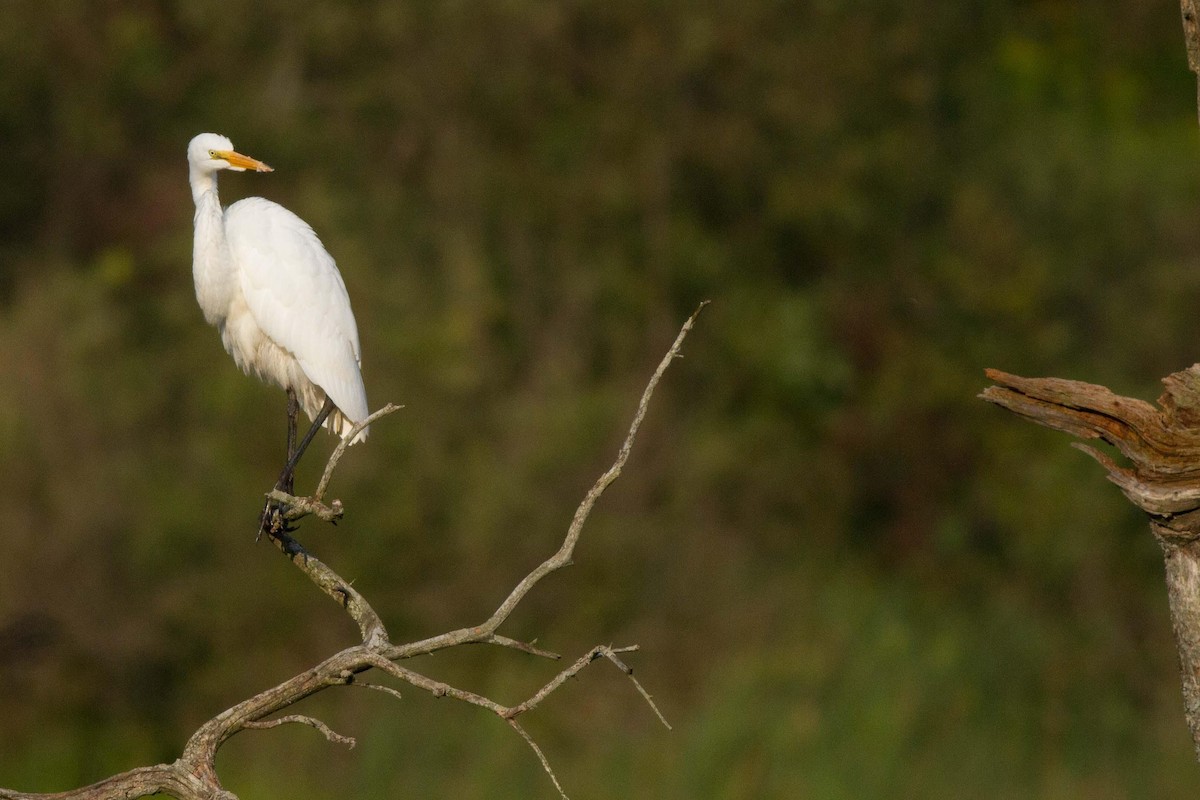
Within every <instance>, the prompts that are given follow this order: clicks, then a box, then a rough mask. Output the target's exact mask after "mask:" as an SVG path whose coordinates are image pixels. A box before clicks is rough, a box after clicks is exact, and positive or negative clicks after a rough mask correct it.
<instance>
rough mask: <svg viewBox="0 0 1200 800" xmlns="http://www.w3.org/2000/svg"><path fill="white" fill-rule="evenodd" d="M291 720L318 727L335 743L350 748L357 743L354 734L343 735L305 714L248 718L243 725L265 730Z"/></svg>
mask: <svg viewBox="0 0 1200 800" xmlns="http://www.w3.org/2000/svg"><path fill="white" fill-rule="evenodd" d="M289 722H294V723H297V724H299V725H307V726H308V727H310V728H316V729H317V730H318V731H320V732H321V733H322V735H324V736H325V738H326V739H328V740H329V741H331V742H333V743H334V744H344V745H346V746H347V747H349V748H353V747H354V745H355V744H357V742H355V740H354V737H353V736H343V735H342V734H340V733H338V732H337V731H335V730H333V729H332V728H330V727H329V726H328V725H326V724H325V723H324V722H321V720H319V719H317V718H316V717H309V716H306V715H304V714H288V715H286V716H282V717H276V718H275V719H265V720H263V719H259V720H248V721H246V722H244V723H243V724H242V727H245V728H254V729H256V730H263V729H266V728H278V727H279V726H280V725H286V724H288V723H289Z"/></svg>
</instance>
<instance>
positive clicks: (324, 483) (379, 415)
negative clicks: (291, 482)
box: [312, 403, 404, 503]
mask: <svg viewBox="0 0 1200 800" xmlns="http://www.w3.org/2000/svg"><path fill="white" fill-rule="evenodd" d="M402 408H404V406H398V405H394V404H392V403H388V404H387V405H385V406H384V407H383V408H381V409H379V410H378V411H376V412H375V413H374V414H371V415H370V416H368V417H367V418H366V419H364V420H363V421H362V422H360V423H358V424H357V425H355V426H354V427H353V428H351V429H350V433H349V434H347V435H346V436H343V437H342V440H341V441H340V442H338V444H337V447H335V448H333V454H332V455H330V456H329V461H328V462H327V463H326V464H325V472H324V473H323V474H322V475H321V480H320V481H318V482H317V490H316V491H315V492H313V496H312V499H313V502H315V503H320V502H321V500H322V499H323V498H324V497H325V491H326V490H327V489H328V488H329V481H330V479H331V478H333V471H334V470H335V469H337V465H338V462H339V461H341V460H342V454H343V453H345V452H346V448H347V447H349V446H350V442H353V441H354V437H355V436H358V434H359V433H361V432H362V430H363V429H364V428H366V427H367V426H368V425H370V424H371V423H372V422H374V421H375V420H378V419H383V418H384V417H386V416H387V415H388V414H391V413H393V412H395V411H399V410H400V409H402Z"/></svg>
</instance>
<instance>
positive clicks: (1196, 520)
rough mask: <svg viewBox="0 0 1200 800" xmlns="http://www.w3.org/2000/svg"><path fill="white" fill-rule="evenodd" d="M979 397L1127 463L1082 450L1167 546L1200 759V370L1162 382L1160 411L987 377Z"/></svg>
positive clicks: (1187, 706)
mask: <svg viewBox="0 0 1200 800" xmlns="http://www.w3.org/2000/svg"><path fill="white" fill-rule="evenodd" d="M987 376H988V378H990V379H991V380H992V381H993V382H994V383H995V385H994V386H989V387H988V388H986V389H984V391H983V392H982V394H980V397H981V398H983V399H984V400H987V401H988V402H990V403H995V404H996V405H998V406H1001V407H1003V408H1007V409H1008V410H1009V411H1012V412H1015V413H1017V414H1020V415H1021V416H1023V417H1026V418H1027V419H1030V420H1032V421H1033V422H1036V423H1037V424H1039V425H1045V426H1046V427H1048V428H1054V429H1056V430H1060V431H1065V432H1066V433H1069V434H1071V435H1072V436H1075V437H1078V438H1080V439H1100V440H1101V441H1104V442H1107V443H1108V444H1110V445H1112V446H1113V447H1115V448H1116V449H1117V451H1118V452H1119V453H1120V454H1121V455H1122V456H1124V457H1125V459H1127V460H1128V465H1122V464H1119V463H1117V461H1116V460H1115V459H1114V458H1113V457H1112V456H1110V455H1108V454H1107V453H1104V452H1102V451H1100V450H1097V449H1096V448H1094V447H1091V446H1089V445H1085V444H1082V443H1078V442H1077V443H1075V447H1077V448H1079V449H1080V450H1082V451H1083V452H1085V453H1087V454H1088V455H1090V456H1091V457H1092V458H1094V459H1096V461H1098V462H1099V463H1100V465H1101V466H1103V467H1104V469H1105V470H1107V472H1108V479H1109V480H1111V481H1112V482H1113V483H1115V484H1116V485H1117V486H1119V487H1120V488H1121V491H1122V492H1124V493H1125V496H1126V497H1128V498H1129V499H1130V501H1132V502H1133V503H1134V505H1136V506H1137V507H1138V508H1140V509H1141V510H1142V511H1144V512H1145V513H1146V515H1147V516H1148V517H1149V520H1150V530H1151V532H1152V533H1153V534H1154V537H1155V538H1156V539H1157V540H1158V543H1159V545H1161V547H1162V551H1163V558H1164V563H1165V566H1166V581H1167V596H1168V601H1169V603H1170V608H1171V621H1172V624H1173V626H1174V629H1175V641H1176V644H1177V646H1178V649H1179V662H1180V671H1181V674H1182V679H1183V697H1184V713H1185V716H1186V718H1187V723H1188V727H1189V728H1190V729H1191V732H1192V742H1193V744H1194V746H1195V748H1196V753H1197V756H1198V757H1200V364H1197V365H1195V366H1193V367H1191V368H1190V369H1186V370H1184V371H1183V372H1176V373H1175V374H1173V375H1171V376H1169V377H1167V378H1164V379H1163V383H1164V384H1165V385H1166V391H1165V392H1164V394H1163V395H1162V397H1160V398H1159V401H1158V406H1154V405H1152V404H1150V403H1147V402H1145V401H1144V400H1138V399H1135V398H1131V397H1121V396H1119V395H1116V394H1114V393H1113V392H1112V391H1110V390H1109V389H1106V388H1105V387H1103V386H1095V385H1093V384H1089V383H1082V382H1080V381H1070V380H1063V379H1061V378H1022V377H1018V376H1016V375H1009V374H1007V373H1004V372H1000V371H999V370H988V371H987Z"/></svg>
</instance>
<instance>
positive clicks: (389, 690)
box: [346, 681, 404, 700]
mask: <svg viewBox="0 0 1200 800" xmlns="http://www.w3.org/2000/svg"><path fill="white" fill-rule="evenodd" d="M346 685H347V686H361V687H362V688H364V689H374V690H375V691H377V692H383V693H384V694H390V695H391V696H392V697H395V698H396V699H397V700H403V699H404V696H403V695H401V694H400V692H398V691H396V690H395V689H393V688H392V687H391V686H384V685H383V684H382V683H367V682H366V681H350V682H349V683H347V684H346Z"/></svg>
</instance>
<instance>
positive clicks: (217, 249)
mask: <svg viewBox="0 0 1200 800" xmlns="http://www.w3.org/2000/svg"><path fill="white" fill-rule="evenodd" d="M189 182H190V183H191V185H192V199H193V200H195V202H196V216H195V217H194V219H193V222H194V223H195V229H196V232H195V238H194V239H193V241H192V278H193V280H194V281H195V284H196V300H197V302H199V304H200V310H201V311H203V312H204V319H205V320H207V321H208V323H209V324H210V325H216V326H218V327H221V326H223V325H224V323H225V318H226V317H227V316H228V315H229V306H230V304H231V302H232V301H233V297H234V293H235V291H236V288H237V283H236V282H237V276H236V274H235V271H234V267H233V259H232V257H231V256H230V253H229V245H228V243H227V242H226V240H225V215H224V212H223V211H222V210H221V200H220V198H219V197H218V196H217V176H216V173H214V172H198V171H196V170H193V171H192V172H191V174H190V175H189Z"/></svg>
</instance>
